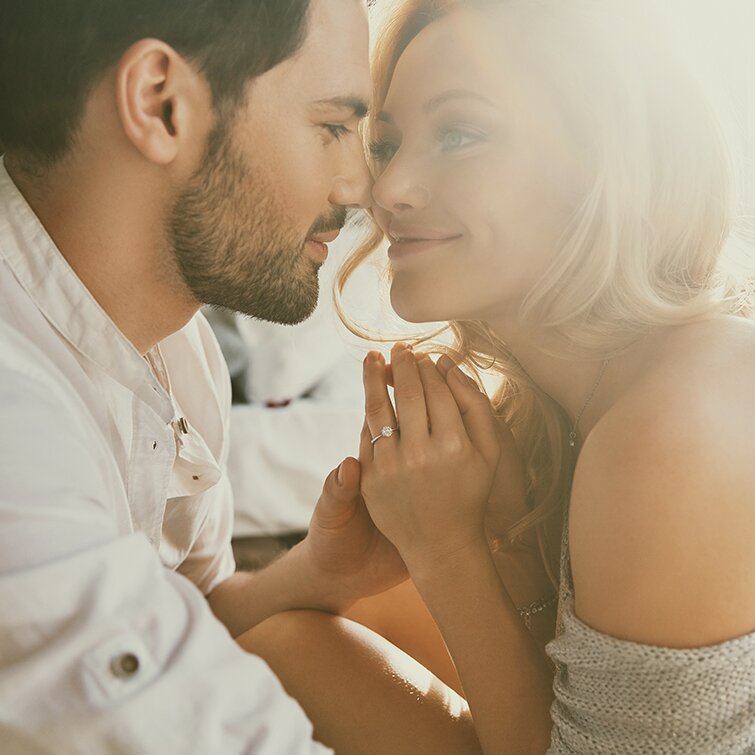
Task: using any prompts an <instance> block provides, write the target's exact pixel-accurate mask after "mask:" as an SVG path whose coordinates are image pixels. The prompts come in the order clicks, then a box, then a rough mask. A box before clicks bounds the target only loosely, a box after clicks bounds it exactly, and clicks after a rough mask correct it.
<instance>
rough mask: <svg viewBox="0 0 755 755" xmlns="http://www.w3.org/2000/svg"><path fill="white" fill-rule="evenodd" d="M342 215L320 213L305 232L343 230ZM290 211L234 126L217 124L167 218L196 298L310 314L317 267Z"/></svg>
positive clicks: (281, 317) (287, 316) (283, 316)
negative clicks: (235, 139) (240, 145)
mask: <svg viewBox="0 0 755 755" xmlns="http://www.w3.org/2000/svg"><path fill="white" fill-rule="evenodd" d="M345 214H346V213H345V209H344V208H339V209H337V210H334V212H333V214H332V215H330V216H327V217H326V216H323V217H320V218H318V220H317V221H316V222H315V224H314V225H313V226H312V228H311V229H310V232H309V233H308V234H307V236H310V235H312V234H313V233H318V232H319V233H322V232H325V231H328V230H334V229H336V228H341V226H343V222H344V219H345ZM287 217H288V216H287V213H286V212H285V210H284V209H283V208H282V206H281V202H280V199H279V197H278V195H277V194H276V191H275V186H274V185H273V184H272V182H269V181H265V179H264V176H262V175H261V174H258V175H254V176H252V175H251V170H250V168H249V165H248V163H247V161H246V160H245V159H244V157H243V156H241V155H240V154H238V153H237V151H236V150H235V149H234V147H233V144H232V140H231V138H230V134H229V129H228V128H226V127H225V125H224V124H222V123H221V124H219V125H218V126H217V127H216V128H215V130H214V131H213V133H212V135H211V136H210V139H209V142H208V147H207V151H206V154H205V157H204V159H203V161H202V165H201V166H200V168H199V170H198V171H197V173H196V174H195V175H194V176H193V177H192V178H191V179H190V180H189V182H188V183H187V185H186V186H185V187H184V188H183V189H182V191H181V192H180V194H179V195H178V197H177V198H176V200H175V203H174V205H173V208H172V210H171V212H170V215H169V218H168V233H169V245H170V248H171V251H172V252H173V256H174V259H175V265H176V266H177V268H178V272H179V274H180V276H181V278H182V279H183V282H184V283H185V285H186V286H187V287H188V288H189V290H190V291H191V293H192V295H193V296H194V298H195V299H196V300H197V301H198V302H200V303H201V304H210V305H215V306H220V307H227V308H228V309H232V310H234V311H236V312H241V313H242V314H246V315H250V316H251V317H256V318H259V319H261V320H270V321H272V322H278V323H285V324H295V323H298V322H301V321H302V320H305V319H306V318H307V317H309V315H311V314H312V311H313V310H314V308H315V306H316V305H317V298H318V294H319V283H318V279H317V271H318V269H319V265H318V264H317V263H316V262H315V261H314V260H312V259H310V258H309V257H308V256H307V255H306V254H305V253H304V244H305V243H306V239H301V238H300V237H299V236H298V234H296V233H295V232H293V231H292V230H290V228H289V227H288V224H287V222H286V220H287Z"/></svg>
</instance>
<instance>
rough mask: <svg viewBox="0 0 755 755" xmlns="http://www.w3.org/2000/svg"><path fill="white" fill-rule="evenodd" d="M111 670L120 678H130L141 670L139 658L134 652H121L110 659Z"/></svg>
mask: <svg viewBox="0 0 755 755" xmlns="http://www.w3.org/2000/svg"><path fill="white" fill-rule="evenodd" d="M110 671H111V672H112V673H113V676H117V677H118V678H119V679H128V677H130V676H134V674H136V672H137V671H139V659H138V658H137V657H136V656H135V655H134V654H133V653H121V655H117V656H115V658H113V660H112V661H110Z"/></svg>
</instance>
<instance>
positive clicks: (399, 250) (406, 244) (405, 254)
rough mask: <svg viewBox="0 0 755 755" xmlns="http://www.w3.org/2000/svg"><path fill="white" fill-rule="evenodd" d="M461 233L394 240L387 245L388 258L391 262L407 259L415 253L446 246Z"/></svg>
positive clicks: (458, 237) (459, 236)
mask: <svg viewBox="0 0 755 755" xmlns="http://www.w3.org/2000/svg"><path fill="white" fill-rule="evenodd" d="M460 238H461V235H460V234H459V235H456V236H446V237H445V238H440V239H422V238H417V239H409V238H406V239H400V240H398V239H397V240H394V241H393V243H392V244H391V245H390V247H388V258H389V259H390V260H391V262H399V263H400V262H401V261H402V260H408V259H411V258H412V257H414V256H415V255H417V254H421V253H422V252H429V251H432V250H433V249H439V248H440V247H443V246H447V245H448V244H450V243H452V242H454V241H456V240H457V239H460Z"/></svg>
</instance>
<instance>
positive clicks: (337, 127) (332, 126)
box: [323, 123, 351, 141]
mask: <svg viewBox="0 0 755 755" xmlns="http://www.w3.org/2000/svg"><path fill="white" fill-rule="evenodd" d="M323 128H325V129H326V130H327V131H328V132H329V133H330V135H331V136H333V137H334V138H335V139H337V140H338V141H341V139H342V138H343V137H344V136H346V135H347V134H350V133H351V129H350V128H348V127H346V126H344V125H342V124H340V123H325V124H323Z"/></svg>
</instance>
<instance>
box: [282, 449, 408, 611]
mask: <svg viewBox="0 0 755 755" xmlns="http://www.w3.org/2000/svg"><path fill="white" fill-rule="evenodd" d="M359 482H360V466H359V462H358V461H357V460H356V459H353V458H351V457H349V458H347V459H345V460H344V461H343V462H342V464H341V465H340V466H339V467H338V468H337V469H334V470H333V471H332V472H331V473H330V474H329V475H328V477H327V478H326V480H325V484H324V485H323V489H322V494H321V495H320V498H319V500H318V501H317V506H316V507H315V511H314V514H313V515H312V521H311V522H310V525H309V533H308V534H307V537H306V538H305V539H304V541H303V542H301V543H300V544H299V545H297V546H296V547H295V548H294V549H293V550H294V551H295V552H296V554H295V555H296V557H297V558H298V559H301V561H300V566H301V568H302V572H303V573H304V574H305V579H307V581H308V584H309V585H310V589H311V590H313V591H314V594H318V595H320V596H321V597H322V605H323V606H324V607H327V608H328V610H331V611H333V612H334V613H341V612H343V611H345V610H347V609H348V608H350V607H351V605H352V604H353V603H355V602H356V601H357V600H359V599H360V598H364V597H367V596H369V595H375V594H377V593H380V592H383V591H384V590H387V589H389V588H390V587H394V586H395V585H397V584H399V583H400V582H403V581H404V580H405V579H406V578H407V576H408V574H407V571H406V567H405V566H404V562H403V561H402V560H401V557H400V556H399V554H398V551H397V550H396V549H395V548H394V547H393V545H391V543H390V542H389V541H388V540H387V539H386V538H385V537H383V535H382V534H381V533H380V531H379V530H378V529H377V528H376V527H375V525H374V524H373V522H372V519H370V515H369V514H368V512H367V509H366V507H365V505H364V501H363V500H362V496H361V494H360V492H359ZM291 555H292V556H293V555H294V552H293V551H292V553H291ZM318 602H319V601H318Z"/></svg>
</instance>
